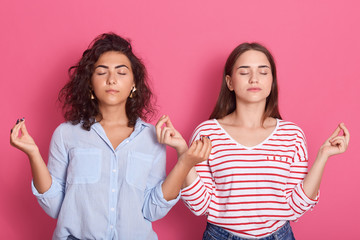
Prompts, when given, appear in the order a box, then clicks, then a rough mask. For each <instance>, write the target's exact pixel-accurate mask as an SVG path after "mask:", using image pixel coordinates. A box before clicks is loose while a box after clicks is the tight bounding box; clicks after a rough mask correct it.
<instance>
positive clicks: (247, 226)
mask: <svg viewBox="0 0 360 240" xmlns="http://www.w3.org/2000/svg"><path fill="white" fill-rule="evenodd" d="M200 136H209V137H210V140H211V143H212V150H211V154H210V156H209V159H208V161H204V162H202V163H200V164H197V165H196V166H195V169H196V171H197V173H198V175H199V177H198V178H197V179H196V180H195V181H194V182H193V183H192V184H191V185H190V186H188V187H186V188H184V189H183V190H182V198H183V200H184V201H185V203H186V205H187V206H188V207H189V208H190V210H191V211H192V212H193V213H194V214H195V215H203V214H207V215H208V217H207V220H208V221H209V222H210V223H213V224H216V225H218V226H220V227H222V228H224V229H226V230H228V231H230V232H232V233H233V234H235V235H237V236H241V237H245V238H261V237H265V236H267V235H269V234H271V233H273V232H275V231H276V230H277V229H279V228H280V227H281V226H283V225H284V224H285V223H286V221H288V220H296V219H297V218H299V217H300V216H301V215H302V214H304V213H305V212H306V211H307V210H309V209H310V208H311V207H313V206H314V205H315V204H316V203H317V201H318V196H317V197H316V199H315V200H313V199H310V198H309V197H307V196H306V194H305V192H304V190H303V186H302V182H303V179H304V177H305V175H306V174H307V166H308V156H307V148H306V140H305V136H304V133H303V131H302V130H301V129H300V128H299V127H298V126H296V125H295V124H294V123H291V122H287V121H283V120H279V119H278V120H277V126H276V128H275V129H274V131H273V132H272V134H271V135H270V136H269V137H268V138H267V139H266V140H264V141H263V142H262V143H260V144H259V145H257V146H254V147H245V146H242V145H241V144H239V143H237V142H236V141H235V140H234V139H232V138H231V136H230V135H229V134H228V133H227V132H226V131H225V130H224V129H223V128H222V127H221V126H220V124H219V123H218V122H217V120H215V119H212V120H208V121H205V122H203V123H201V124H200V125H199V126H198V127H197V128H196V129H195V131H194V133H193V137H192V139H191V142H193V141H194V140H197V139H199V138H200Z"/></svg>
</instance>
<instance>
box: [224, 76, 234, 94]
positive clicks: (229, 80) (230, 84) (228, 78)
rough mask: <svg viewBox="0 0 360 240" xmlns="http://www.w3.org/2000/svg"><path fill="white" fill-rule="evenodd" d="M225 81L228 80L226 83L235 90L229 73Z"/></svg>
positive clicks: (231, 89)
mask: <svg viewBox="0 0 360 240" xmlns="http://www.w3.org/2000/svg"><path fill="white" fill-rule="evenodd" d="M225 81H226V85H227V87H228V88H229V90H230V91H234V88H233V85H232V80H231V77H230V76H229V75H226V76H225Z"/></svg>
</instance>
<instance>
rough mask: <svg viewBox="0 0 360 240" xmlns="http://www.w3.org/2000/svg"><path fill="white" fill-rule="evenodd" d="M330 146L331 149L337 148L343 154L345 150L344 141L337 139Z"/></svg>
mask: <svg viewBox="0 0 360 240" xmlns="http://www.w3.org/2000/svg"><path fill="white" fill-rule="evenodd" d="M331 145H332V146H333V147H337V148H338V149H339V150H340V152H345V150H346V148H347V147H346V146H345V140H344V139H338V140H336V141H334V142H333V143H331Z"/></svg>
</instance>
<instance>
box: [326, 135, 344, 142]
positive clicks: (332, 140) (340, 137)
mask: <svg viewBox="0 0 360 240" xmlns="http://www.w3.org/2000/svg"><path fill="white" fill-rule="evenodd" d="M340 139H342V140H343V141H344V142H345V137H344V136H337V137H334V138H332V139H330V140H329V142H330V143H333V142H335V141H338V140H340Z"/></svg>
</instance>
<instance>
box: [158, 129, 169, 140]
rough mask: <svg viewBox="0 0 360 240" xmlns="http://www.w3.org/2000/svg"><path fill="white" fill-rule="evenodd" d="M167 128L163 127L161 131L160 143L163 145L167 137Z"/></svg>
mask: <svg viewBox="0 0 360 240" xmlns="http://www.w3.org/2000/svg"><path fill="white" fill-rule="evenodd" d="M169 134H170V133H169V128H168V127H163V129H162V130H161V138H160V139H161V142H162V143H165V139H166V138H167V137H166V136H167V135H169Z"/></svg>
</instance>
